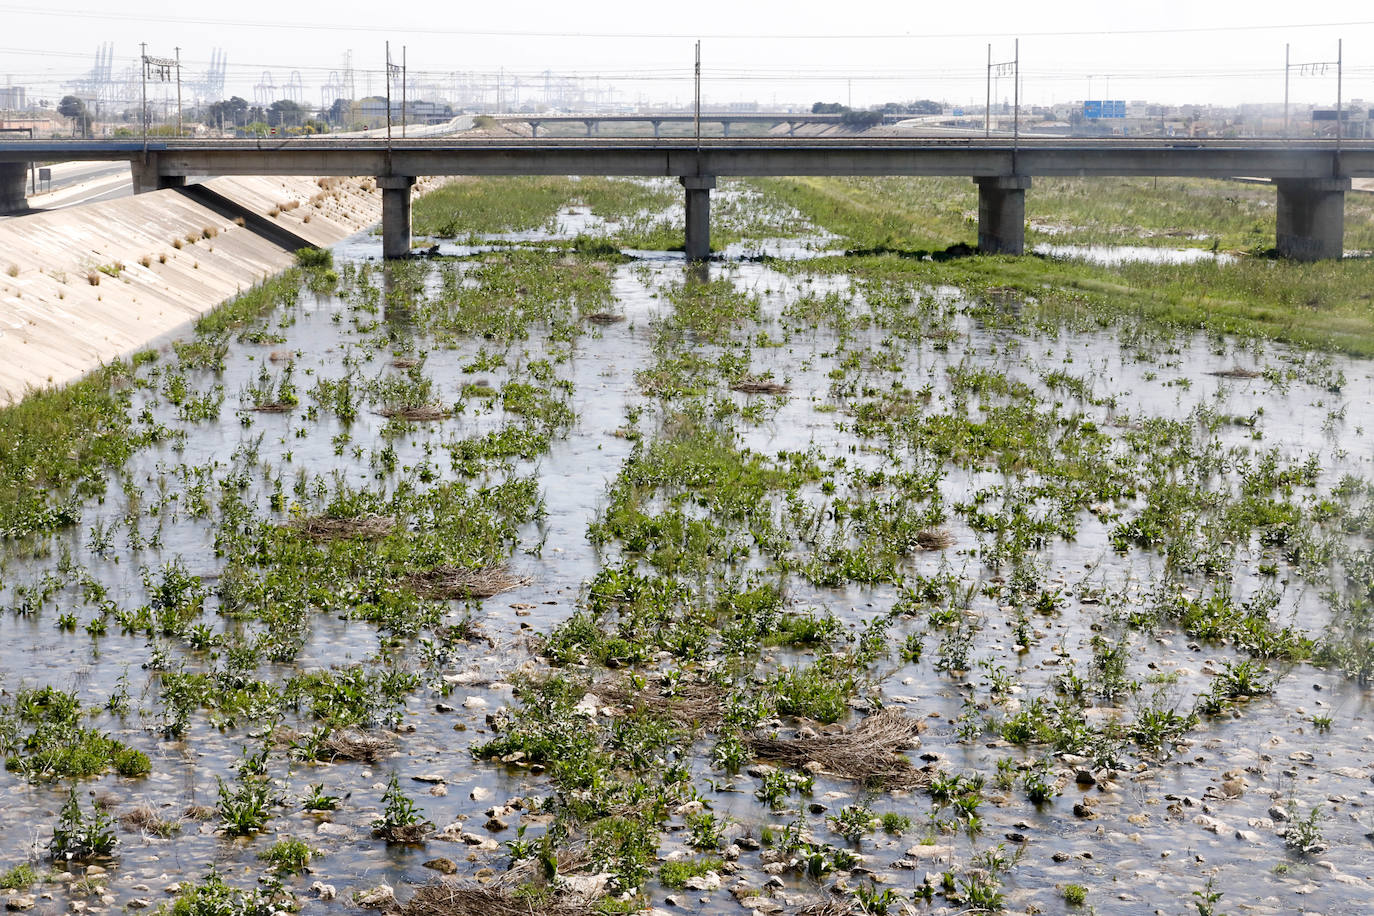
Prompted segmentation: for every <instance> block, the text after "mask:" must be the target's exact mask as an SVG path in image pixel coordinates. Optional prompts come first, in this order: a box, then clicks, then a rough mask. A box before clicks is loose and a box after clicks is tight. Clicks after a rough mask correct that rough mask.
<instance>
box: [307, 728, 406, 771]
mask: <svg viewBox="0 0 1374 916" xmlns="http://www.w3.org/2000/svg"><path fill="white" fill-rule="evenodd" d="M320 747H321V753H320V759H321V760H328V761H330V762H338V761H357V762H360V763H376V762H377V761H378V760H380V759H381V758H382V756H383V755H384V754H386V753H388V752H390V751H392V750H394V749H395V748H396V742H395V741H393V740H391V739H390V738H388V737H386V736H385V735H367V734H363V733H362V732H354V731H337V732H330V733H329V737H327V738H325V739H324V741H323V742H322V743H321V745H320Z"/></svg>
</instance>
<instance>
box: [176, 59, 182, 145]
mask: <svg viewBox="0 0 1374 916" xmlns="http://www.w3.org/2000/svg"><path fill="white" fill-rule="evenodd" d="M176 53H177V139H178V140H180V139H181V48H177V49H176Z"/></svg>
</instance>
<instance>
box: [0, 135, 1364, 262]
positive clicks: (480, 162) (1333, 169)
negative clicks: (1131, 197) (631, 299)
mask: <svg viewBox="0 0 1374 916" xmlns="http://www.w3.org/2000/svg"><path fill="white" fill-rule="evenodd" d="M80 159H101V160H108V159H124V160H127V161H128V162H129V163H130V166H131V169H132V173H133V182H134V190H135V192H143V191H151V190H157V189H159V188H169V187H177V186H180V185H184V184H185V183H186V181H187V179H188V178H194V177H200V176H213V175H372V176H376V178H377V181H378V184H379V185H380V187H381V188H382V250H383V254H384V255H385V256H386V257H403V256H405V255H406V254H407V253H408V252H409V250H410V240H411V229H410V226H411V222H410V188H411V186H412V185H413V184H414V182H415V179H416V178H417V177H418V176H422V175H620V176H657V177H669V178H676V179H678V180H679V181H680V182H681V183H682V185H683V188H684V191H685V195H686V226H685V242H686V244H685V249H686V252H687V256H688V258H690V259H693V260H699V259H702V258H705V257H708V256H709V254H710V193H711V191H712V189H714V188H715V187H716V181H717V179H718V178H721V177H727V176H787V175H827V176H844V175H856V176H879V175H904V176H935V175H945V176H949V175H956V176H957V175H965V176H968V177H970V178H971V179H972V180H973V181H974V182H975V183H976V184H977V186H978V247H979V249H980V250H982V251H984V252H988V253H1004V254H1021V253H1022V252H1023V251H1024V248H1025V196H1026V192H1027V191H1028V190H1030V188H1031V186H1032V181H1033V179H1034V178H1036V177H1045V176H1073V177H1088V178H1091V177H1104V176H1183V177H1200V178H1232V177H1262V178H1268V179H1271V180H1273V182H1274V183H1275V185H1276V186H1277V190H1278V194H1277V204H1278V206H1277V211H1278V212H1277V218H1276V225H1275V240H1276V247H1277V249H1278V251H1279V253H1280V255H1282V256H1284V257H1288V258H1293V259H1295V260H1303V261H1315V260H1322V259H1328V258H1339V257H1340V256H1341V252H1342V243H1343V236H1344V228H1345V216H1344V203H1345V192H1346V191H1348V190H1349V189H1350V187H1351V180H1352V179H1354V178H1374V143H1371V142H1350V141H1346V142H1344V143H1337V142H1333V141H1307V142H1286V141H1189V142H1175V141H1163V140H1161V141H1149V140H1130V141H1103V140H1060V139H1055V140H1020V141H1019V142H1018V141H1013V140H985V139H982V138H978V139H950V140H930V139H906V138H882V139H877V138H874V139H868V138H844V139H823V140H822V139H813V140H794V139H788V138H770V139H764V138H751V139H744V138H737V139H713V140H709V141H707V140H703V141H701V142H696V141H694V140H666V139H660V140H650V139H643V140H631V139H619V140H581V139H573V140H550V139H530V140H453V139H442V140H392V141H387V140H383V139H363V140H359V139H348V140H331V139H328V138H310V139H304V138H303V139H290V140H166V141H162V140H159V141H156V142H153V141H149V142H148V144H147V145H146V147H145V146H144V144H142V143H139V142H133V141H94V140H53V141H48V140H9V141H0V209H10V210H13V209H16V208H22V207H23V205H24V177H25V174H26V168H27V163H28V162H30V161H70V160H80ZM1180 228H1187V227H1180Z"/></svg>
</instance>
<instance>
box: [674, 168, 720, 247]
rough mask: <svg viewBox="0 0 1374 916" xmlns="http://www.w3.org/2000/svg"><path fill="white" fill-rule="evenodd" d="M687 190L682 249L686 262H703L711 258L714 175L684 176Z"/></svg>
mask: <svg viewBox="0 0 1374 916" xmlns="http://www.w3.org/2000/svg"><path fill="white" fill-rule="evenodd" d="M681 180H682V186H683V187H684V188H686V189H687V238H686V244H685V245H684V246H683V249H684V250H685V251H686V252H687V260H689V261H704V260H706V259H707V258H709V257H710V256H711V189H712V188H714V187H715V186H716V178H715V176H714V175H684V176H683V177H682V179H681Z"/></svg>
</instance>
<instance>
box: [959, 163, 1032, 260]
mask: <svg viewBox="0 0 1374 916" xmlns="http://www.w3.org/2000/svg"><path fill="white" fill-rule="evenodd" d="M973 180H974V181H975V182H977V184H978V250H979V251H980V252H982V253H983V254H1025V251H1026V189H1027V188H1029V187H1030V186H1031V180H1030V176H1029V175H1003V176H996V177H991V178H975V179H973Z"/></svg>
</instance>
